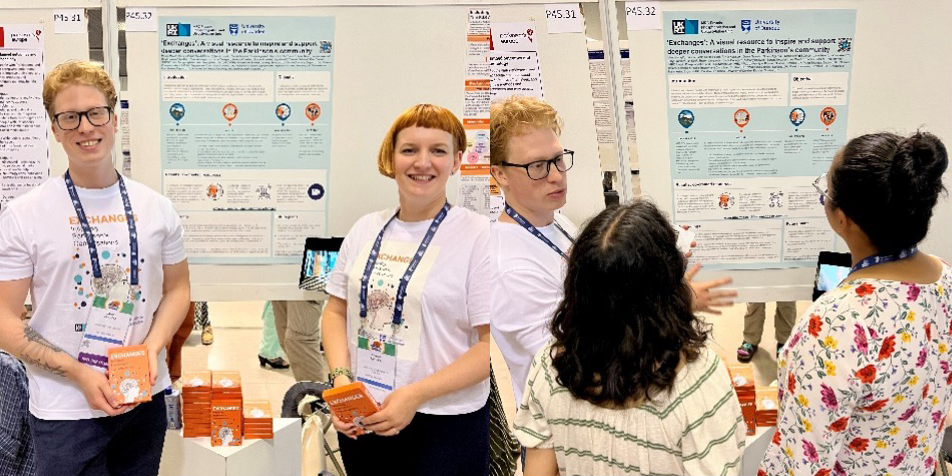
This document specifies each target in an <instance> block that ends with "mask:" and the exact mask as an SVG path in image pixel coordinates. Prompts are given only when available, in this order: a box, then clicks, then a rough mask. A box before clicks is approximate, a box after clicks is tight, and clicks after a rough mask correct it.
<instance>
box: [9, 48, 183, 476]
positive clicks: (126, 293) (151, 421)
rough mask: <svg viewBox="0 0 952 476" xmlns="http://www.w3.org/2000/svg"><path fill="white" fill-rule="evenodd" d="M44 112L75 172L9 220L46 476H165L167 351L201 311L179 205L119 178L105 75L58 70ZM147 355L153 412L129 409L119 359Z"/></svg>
mask: <svg viewBox="0 0 952 476" xmlns="http://www.w3.org/2000/svg"><path fill="white" fill-rule="evenodd" d="M43 103H44V105H45V107H46V110H47V113H48V114H49V117H50V123H51V128H52V135H53V137H54V138H55V139H56V141H57V142H59V143H60V144H61V145H62V146H63V150H64V151H65V152H66V156H67V158H68V160H69V168H68V170H67V171H66V174H64V175H63V176H57V177H52V178H50V179H49V180H47V181H46V182H44V183H43V184H41V185H40V186H38V187H37V188H35V189H34V190H32V191H30V192H29V193H27V194H25V195H23V196H21V197H19V198H17V199H15V200H13V201H12V202H10V204H9V205H8V206H6V207H4V209H3V211H2V212H0V348H2V349H3V350H5V351H7V352H9V353H10V354H12V355H14V356H16V357H17V358H19V359H20V360H22V361H23V362H24V363H25V364H26V370H27V374H28V378H29V385H30V405H29V407H30V413H31V415H32V416H31V421H30V424H31V427H32V431H33V435H34V440H35V444H36V454H37V455H38V456H40V457H39V458H37V474H39V475H40V476H66V475H103V474H109V475H113V476H117V475H124V476H125V475H128V476H145V475H155V474H158V470H159V461H160V459H161V456H162V445H163V442H164V439H165V429H166V420H165V418H166V414H165V399H164V398H163V397H162V392H163V390H164V389H165V388H166V387H168V386H169V385H170V381H169V372H168V368H167V367H166V363H165V347H166V345H168V343H169V342H170V341H171V339H172V335H173V334H174V333H175V331H176V329H178V327H179V324H180V323H181V322H182V318H183V317H184V316H185V311H186V309H187V308H188V304H189V279H188V263H187V261H186V260H185V247H184V244H183V232H182V224H181V221H180V219H179V216H178V213H177V212H176V211H175V209H174V208H173V207H172V203H171V202H170V201H169V200H168V199H167V198H165V197H163V196H161V195H159V194H158V193H156V192H155V191H153V190H151V189H149V188H148V187H146V186H144V185H142V184H139V183H137V182H134V181H132V180H129V179H127V178H124V177H122V176H121V175H119V174H118V172H116V170H115V168H114V166H113V162H112V149H113V145H114V144H115V135H116V132H117V130H118V124H117V118H116V115H115V107H116V90H115V88H114V86H113V83H112V81H111V80H110V78H109V76H108V75H107V74H106V72H105V71H103V69H102V68H101V67H99V66H98V65H95V64H93V63H89V62H81V61H71V62H67V63H64V64H61V65H59V66H57V67H56V68H54V69H53V70H52V71H51V72H50V73H49V74H48V75H47V77H46V80H45V82H44V84H43ZM28 290H29V291H31V295H32V296H33V304H34V314H33V317H32V318H31V319H30V321H29V323H26V322H24V321H22V320H21V319H20V311H21V309H22V306H23V302H24V300H25V299H26V295H27V291H28ZM140 344H141V345H145V346H146V348H147V352H146V354H147V356H148V360H149V374H150V376H151V384H152V387H151V389H149V395H151V396H152V400H151V401H150V402H147V403H142V404H139V405H138V406H132V405H122V404H121V402H120V401H119V399H118V398H117V395H116V394H115V392H114V390H113V389H112V388H111V386H110V384H109V381H108V380H107V378H106V375H105V372H106V368H107V366H108V365H107V362H108V360H107V357H106V354H107V351H108V348H112V347H116V346H122V345H140Z"/></svg>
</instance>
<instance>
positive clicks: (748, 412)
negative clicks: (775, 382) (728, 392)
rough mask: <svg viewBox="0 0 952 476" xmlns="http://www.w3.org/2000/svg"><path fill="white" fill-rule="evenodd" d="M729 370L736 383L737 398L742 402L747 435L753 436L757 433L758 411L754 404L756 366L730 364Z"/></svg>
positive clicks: (741, 409) (741, 406) (741, 408)
mask: <svg viewBox="0 0 952 476" xmlns="http://www.w3.org/2000/svg"><path fill="white" fill-rule="evenodd" d="M727 370H728V372H730V374H731V381H732V382H733V383H734V392H735V393H737V400H738V401H739V402H740V411H741V414H743V415H744V423H746V424H747V435H748V436H752V435H754V434H756V433H757V411H756V407H755V405H754V402H755V401H756V400H757V394H756V392H755V390H754V389H755V387H754V368H753V367H751V366H750V365H728V366H727Z"/></svg>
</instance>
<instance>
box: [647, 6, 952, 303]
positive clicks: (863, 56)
mask: <svg viewBox="0 0 952 476" xmlns="http://www.w3.org/2000/svg"><path fill="white" fill-rule="evenodd" d="M662 9H664V10H665V11H667V12H672V11H685V12H688V11H707V10H710V11H730V10H801V9H855V10H856V32H855V50H854V57H853V61H854V63H853V70H852V78H851V82H850V87H851V91H850V101H849V107H850V117H849V122H848V124H847V134H846V136H847V138H850V137H855V136H857V135H861V134H864V133H870V132H877V131H883V130H885V131H892V132H896V133H899V134H908V133H911V132H913V131H915V130H916V129H918V128H922V129H923V130H927V131H929V132H932V133H934V134H936V135H937V136H939V137H940V138H941V139H943V140H944V141H946V142H948V141H950V140H952V118H950V113H949V110H950V106H952V97H950V93H952V88H950V87H949V82H948V77H949V76H950V73H952V62H950V58H952V45H950V42H949V41H947V39H946V38H944V37H943V36H942V35H941V34H940V33H939V32H940V31H943V25H946V24H948V22H949V20H950V19H952V18H950V17H952V7H950V4H948V3H947V2H929V1H926V0H915V1H909V2H900V1H892V0H891V1H881V2H862V1H834V2H818V1H802V2H790V1H761V2H749V1H746V2H742V1H685V2H663V3H662ZM883 32H893V34H888V35H884V34H883ZM662 39H663V35H662V31H660V30H652V31H629V32H628V41H629V46H630V49H631V52H632V53H631V55H632V75H633V77H632V82H633V90H634V94H635V97H634V102H635V105H636V106H635V123H636V131H637V135H638V139H639V140H638V152H639V154H638V155H639V157H641V161H640V166H641V177H642V184H643V193H644V195H647V196H651V197H654V198H655V201H656V203H658V204H659V205H660V206H661V208H662V209H664V210H665V211H666V212H669V213H670V212H671V207H672V201H671V196H672V190H671V188H672V185H671V184H672V180H671V164H670V161H669V159H668V157H669V156H670V154H669V146H668V128H667V122H666V121H664V120H658V118H663V117H665V115H666V114H667V111H668V107H667V97H666V94H664V91H666V89H665V86H666V85H665V67H664V64H665V63H664V50H665V48H664V46H663V41H662ZM924 44H926V45H929V47H928V49H927V50H925V49H923V47H922V45H924ZM910 52H916V54H911V53H910ZM947 180H948V178H947ZM948 185H949V183H948V182H947V186H948ZM950 212H952V206H950V202H949V198H948V197H947V196H943V197H942V198H940V201H939V204H938V205H937V206H936V208H935V211H934V215H933V219H932V226H931V229H930V233H929V235H928V236H927V238H926V240H925V241H924V242H923V245H922V249H923V250H925V251H927V252H929V253H932V254H935V255H937V256H939V257H941V258H944V259H946V260H948V259H950V258H952V213H950ZM835 249H836V250H837V251H846V247H845V244H843V243H842V241H841V240H839V239H837V240H836V244H835ZM813 274H814V269H813V268H799V269H767V270H729V271H720V270H719V271H707V272H703V271H702V274H701V275H699V277H698V279H699V280H704V279H708V278H711V277H713V276H716V275H728V276H731V277H733V278H734V284H735V286H736V287H737V289H738V291H739V300H741V301H775V300H799V299H809V298H810V291H811V289H812V280H813Z"/></svg>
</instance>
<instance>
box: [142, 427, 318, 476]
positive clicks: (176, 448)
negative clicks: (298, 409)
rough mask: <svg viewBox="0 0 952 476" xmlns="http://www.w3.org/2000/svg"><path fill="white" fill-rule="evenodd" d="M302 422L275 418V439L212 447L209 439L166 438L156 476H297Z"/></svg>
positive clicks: (170, 433) (176, 433) (174, 435)
mask: <svg viewBox="0 0 952 476" xmlns="http://www.w3.org/2000/svg"><path fill="white" fill-rule="evenodd" d="M300 474H301V420H300V419H299V418H275V419H274V439H272V440H244V441H243V442H242V444H241V446H214V447H213V446H212V444H211V438H208V437H204V438H182V430H169V431H168V432H166V434H165V449H164V450H163V453H162V464H161V465H160V467H159V476H300Z"/></svg>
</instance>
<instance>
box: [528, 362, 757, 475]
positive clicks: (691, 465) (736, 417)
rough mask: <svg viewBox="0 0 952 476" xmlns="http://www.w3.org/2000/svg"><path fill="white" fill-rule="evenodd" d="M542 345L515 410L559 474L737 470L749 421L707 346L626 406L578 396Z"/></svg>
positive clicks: (730, 472)
mask: <svg viewBox="0 0 952 476" xmlns="http://www.w3.org/2000/svg"><path fill="white" fill-rule="evenodd" d="M550 348H551V345H547V346H546V347H544V348H543V349H542V350H541V351H540V352H539V354H537V355H536V357H535V359H534V360H533V361H532V367H531V369H530V371H529V381H528V383H527V385H526V392H525V394H524V395H523V399H522V404H521V405H520V406H519V412H518V414H517V415H516V420H515V429H516V436H517V437H518V438H519V441H520V442H521V443H522V444H523V445H525V446H526V447H528V448H554V449H555V453H556V458H557V459H558V466H559V473H560V474H561V475H592V474H597V475H605V476H609V475H623V474H625V475H627V474H652V475H719V474H720V475H736V474H739V473H740V467H741V454H742V453H743V449H744V442H745V426H744V421H743V417H742V416H741V411H740V404H739V403H738V401H737V396H736V394H735V393H734V389H733V386H732V385H731V380H730V376H729V375H728V373H727V368H726V367H725V365H724V363H723V362H722V361H721V359H720V358H719V357H718V356H717V355H716V354H715V353H714V352H712V351H710V350H708V349H704V350H703V351H702V352H701V355H700V356H699V357H698V359H697V360H695V361H694V362H692V363H689V364H686V365H685V366H684V367H683V368H682V369H681V371H680V372H679V373H678V376H677V379H676V381H675V384H674V388H673V389H672V391H671V393H670V394H667V393H666V394H661V395H658V396H657V397H655V399H654V401H653V402H650V403H647V404H642V405H639V406H637V407H634V408H629V409H608V408H602V407H598V406H595V405H592V404H591V403H589V402H587V401H584V400H579V399H576V398H575V397H573V396H572V394H571V393H570V392H569V390H568V389H567V388H565V387H563V386H561V385H559V384H558V382H557V381H556V371H555V369H554V368H553V367H552V359H551V357H550V356H549V349H550Z"/></svg>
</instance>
